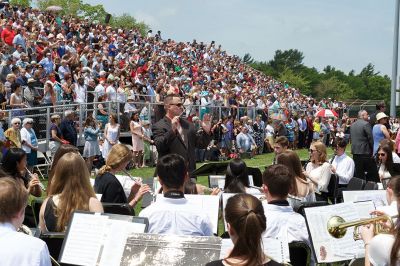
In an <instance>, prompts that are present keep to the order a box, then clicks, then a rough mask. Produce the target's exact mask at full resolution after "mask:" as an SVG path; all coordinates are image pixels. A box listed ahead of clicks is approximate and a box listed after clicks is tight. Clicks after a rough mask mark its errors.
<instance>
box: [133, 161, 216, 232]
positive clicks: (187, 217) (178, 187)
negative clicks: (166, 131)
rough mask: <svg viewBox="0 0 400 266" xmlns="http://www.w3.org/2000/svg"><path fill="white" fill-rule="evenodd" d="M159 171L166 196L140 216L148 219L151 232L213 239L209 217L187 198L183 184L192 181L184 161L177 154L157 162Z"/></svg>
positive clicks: (159, 177) (159, 198)
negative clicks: (189, 179)
mask: <svg viewBox="0 0 400 266" xmlns="http://www.w3.org/2000/svg"><path fill="white" fill-rule="evenodd" d="M156 171H157V173H158V180H159V182H160V184H161V185H162V190H163V192H164V195H163V196H161V197H157V201H156V202H155V203H153V204H151V205H150V206H149V207H147V208H146V209H144V210H142V211H141V212H140V214H139V216H141V217H147V218H148V219H149V223H150V224H149V233H152V234H170V235H192V236H211V235H212V234H213V232H212V226H211V222H210V219H209V218H208V216H207V215H205V214H203V213H199V211H198V208H197V207H196V205H192V204H191V203H190V202H188V200H187V199H186V198H185V196H184V193H183V191H184V183H185V181H186V180H187V179H188V178H189V176H188V170H187V167H186V162H185V159H183V157H182V156H180V155H178V154H169V155H165V156H164V157H161V158H160V159H159V160H158V162H157V169H156Z"/></svg>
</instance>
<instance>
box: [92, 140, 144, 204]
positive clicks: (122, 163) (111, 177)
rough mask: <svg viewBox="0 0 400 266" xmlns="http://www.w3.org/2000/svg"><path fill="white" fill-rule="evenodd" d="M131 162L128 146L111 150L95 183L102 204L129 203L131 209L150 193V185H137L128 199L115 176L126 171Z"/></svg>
mask: <svg viewBox="0 0 400 266" xmlns="http://www.w3.org/2000/svg"><path fill="white" fill-rule="evenodd" d="M131 160H132V152H131V151H130V150H129V148H128V147H127V146H125V145H123V144H115V145H114V146H113V147H112V148H111V150H110V153H109V154H108V156H107V160H106V164H105V165H104V166H103V167H102V168H100V170H99V174H98V176H97V177H96V180H95V182H94V190H95V191H96V193H97V194H102V196H101V202H107V203H128V204H129V205H130V206H131V207H135V206H136V204H137V203H138V201H139V200H140V199H141V198H142V197H143V195H144V194H145V193H147V192H149V191H150V187H149V186H148V185H144V184H140V183H135V184H134V185H133V186H132V188H131V193H130V195H129V197H128V198H127V197H126V195H125V191H124V188H123V187H122V185H121V183H120V182H119V181H118V179H117V178H116V177H115V175H116V173H118V172H119V171H123V170H125V168H126V166H127V165H128V164H129V162H130V161H131Z"/></svg>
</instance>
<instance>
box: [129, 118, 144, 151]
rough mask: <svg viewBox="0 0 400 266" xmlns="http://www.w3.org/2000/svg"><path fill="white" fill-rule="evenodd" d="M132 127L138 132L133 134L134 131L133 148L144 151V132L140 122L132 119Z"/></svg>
mask: <svg viewBox="0 0 400 266" xmlns="http://www.w3.org/2000/svg"><path fill="white" fill-rule="evenodd" d="M131 125H132V126H131V127H133V132H134V133H136V134H138V135H139V136H138V135H136V134H133V133H132V150H133V151H143V150H144V142H143V139H142V138H141V137H140V136H141V135H142V134H143V132H142V126H141V125H140V123H138V122H135V121H131Z"/></svg>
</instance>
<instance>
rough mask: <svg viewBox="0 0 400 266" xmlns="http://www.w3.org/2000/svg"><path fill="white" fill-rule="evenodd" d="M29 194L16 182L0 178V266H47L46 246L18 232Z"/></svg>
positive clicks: (48, 256)
mask: <svg viewBox="0 0 400 266" xmlns="http://www.w3.org/2000/svg"><path fill="white" fill-rule="evenodd" d="M28 195H29V193H28V190H27V189H26V188H25V187H24V186H23V185H22V184H21V182H19V181H18V180H17V179H14V178H11V177H2V178H0V265H2V266H14V265H32V266H50V265H51V262H50V255H49V251H48V249H47V245H46V243H44V242H43V241H42V240H40V239H39V238H35V237H32V236H28V235H26V234H23V233H19V232H17V229H18V228H20V227H21V225H22V221H23V220H24V216H25V207H26V205H27V201H28Z"/></svg>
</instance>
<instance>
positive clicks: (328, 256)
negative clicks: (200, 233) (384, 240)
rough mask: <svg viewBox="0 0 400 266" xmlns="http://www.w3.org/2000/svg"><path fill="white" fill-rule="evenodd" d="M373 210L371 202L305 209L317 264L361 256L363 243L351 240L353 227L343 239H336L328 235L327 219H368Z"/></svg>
mask: <svg viewBox="0 0 400 266" xmlns="http://www.w3.org/2000/svg"><path fill="white" fill-rule="evenodd" d="M374 209H375V207H374V204H373V202H372V201H366V202H360V203H341V204H336V205H329V206H322V207H313V208H306V209H305V213H306V217H307V223H308V224H307V226H308V228H309V230H310V234H311V238H312V242H313V246H314V252H315V255H316V257H317V261H318V263H323V262H324V263H329V262H335V261H343V260H350V259H353V258H356V257H357V256H358V254H363V251H364V245H363V241H362V240H358V241H354V239H353V231H354V227H349V228H348V229H347V233H346V235H345V236H344V237H343V238H340V239H336V238H334V237H332V236H331V235H330V234H329V233H328V230H327V223H328V220H329V218H331V217H332V216H335V215H336V216H340V217H342V218H343V219H344V220H345V221H354V220H359V219H360V218H368V217H369V213H370V212H371V211H373V210H374Z"/></svg>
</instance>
